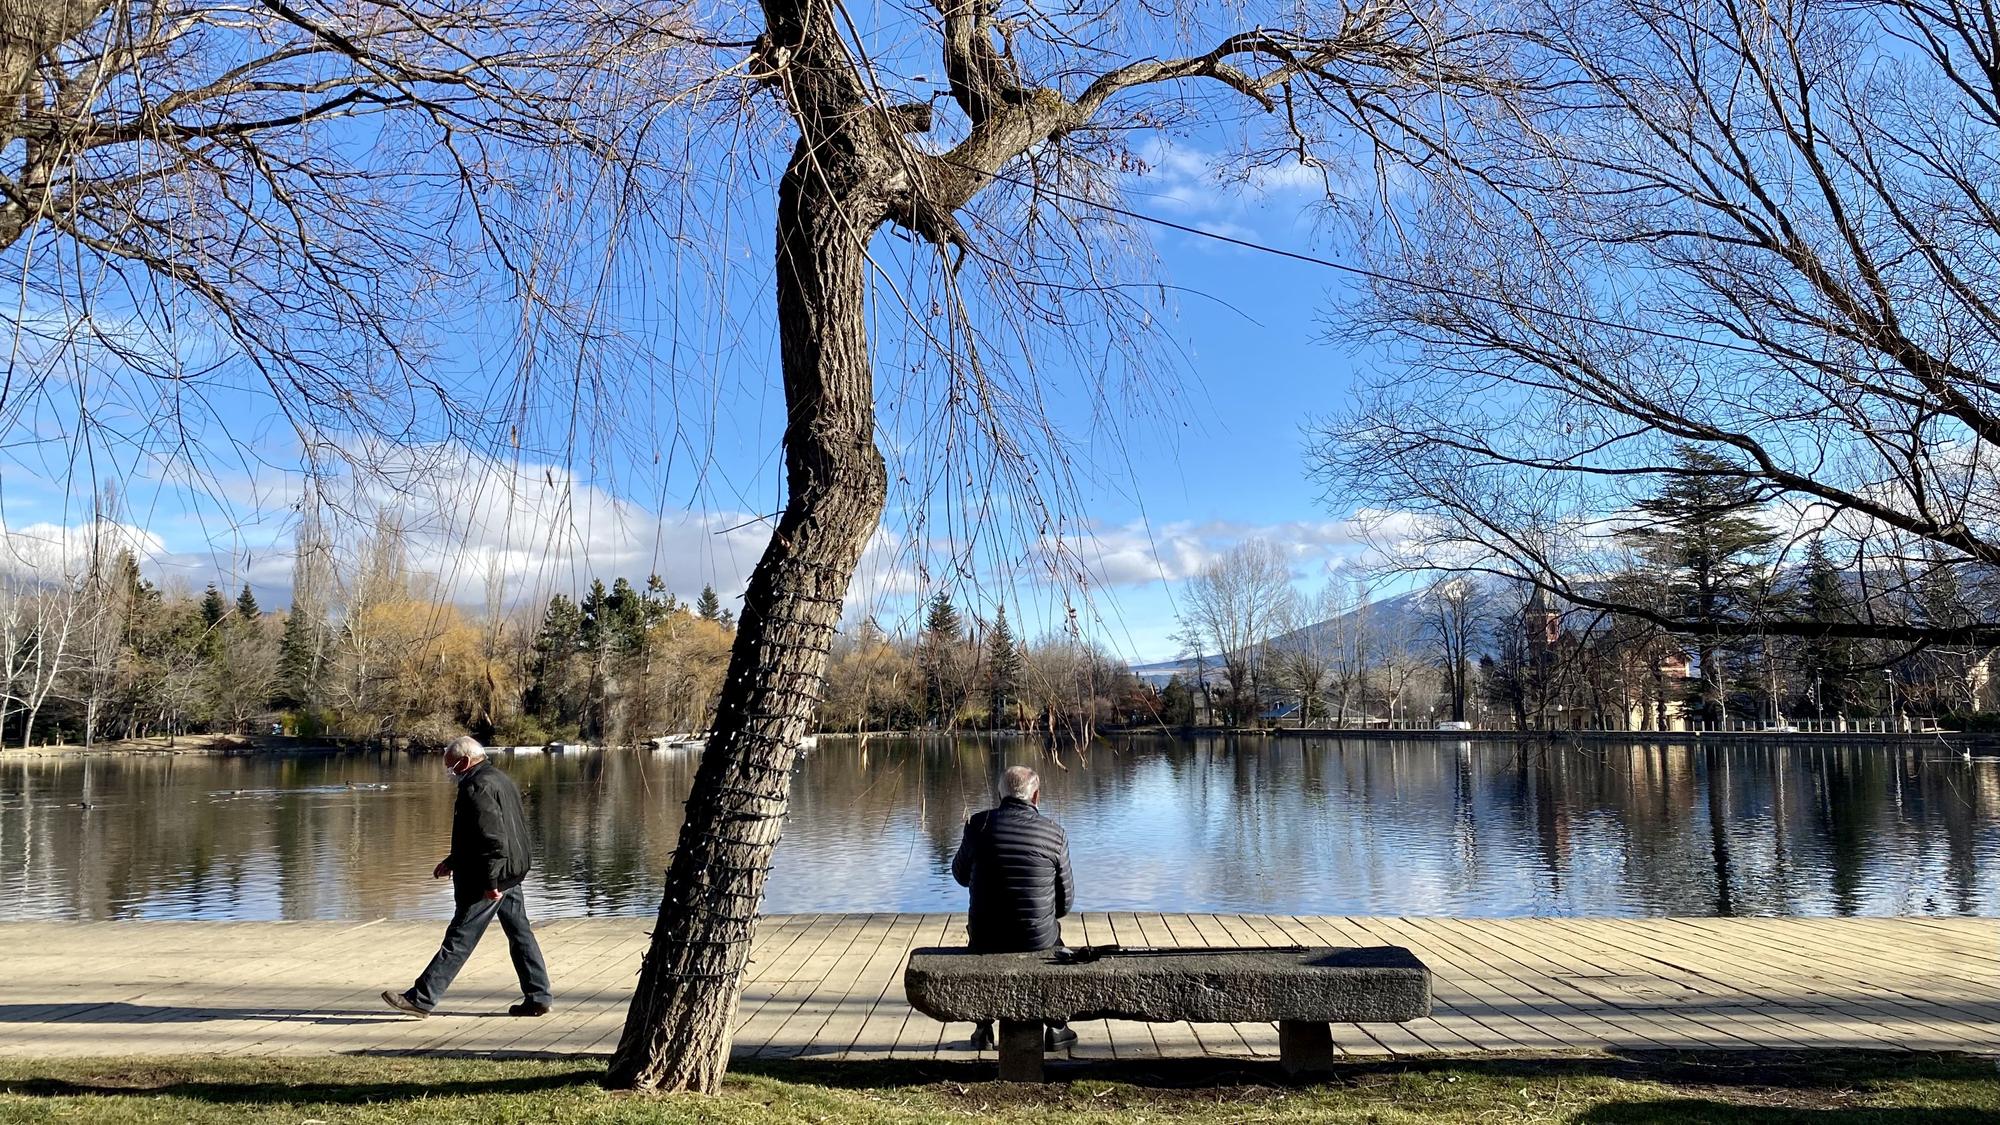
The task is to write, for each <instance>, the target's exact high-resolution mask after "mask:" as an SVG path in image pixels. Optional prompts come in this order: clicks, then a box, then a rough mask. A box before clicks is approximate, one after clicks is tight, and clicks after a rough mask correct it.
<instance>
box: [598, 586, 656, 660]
mask: <svg viewBox="0 0 2000 1125" xmlns="http://www.w3.org/2000/svg"><path fill="white" fill-rule="evenodd" d="M605 609H606V613H607V615H608V625H609V632H610V642H611V647H612V648H613V649H614V650H615V651H617V652H621V653H634V652H638V651H639V650H640V649H641V648H643V647H645V644H646V604H645V599H643V598H641V597H640V596H639V591H637V590H635V589H633V588H632V584H631V583H630V582H627V581H626V580H625V579H623V578H620V579H618V580H617V581H616V582H613V583H612V584H611V597H610V598H609V599H608V600H607V601H606V603H605Z"/></svg>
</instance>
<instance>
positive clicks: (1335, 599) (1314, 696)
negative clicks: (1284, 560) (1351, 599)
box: [1265, 580, 1349, 727]
mask: <svg viewBox="0 0 2000 1125" xmlns="http://www.w3.org/2000/svg"><path fill="white" fill-rule="evenodd" d="M1341 599H1342V591H1341V585H1340V583H1339V582H1338V580H1331V581H1328V582H1327V583H1325V584H1324V585H1322V586H1321V587H1320V588H1319V589H1318V590H1317V591H1316V592H1314V593H1313V594H1311V595H1305V594H1301V593H1299V592H1298V591H1297V590H1293V589H1289V588H1288V589H1287V590H1286V591H1285V598H1284V603H1283V605H1282V606H1281V607H1280V609H1279V613H1278V620H1277V628H1278V629H1279V630H1280V631H1281V632H1282V636H1280V637H1279V638H1278V639H1277V640H1274V641H1272V642H1271V643H1270V645H1269V646H1268V647H1267V649H1266V657H1265V660H1266V663H1267V665H1268V667H1269V668H1270V670H1271V672H1272V673H1273V675H1274V676H1275V677H1276V679H1277V681H1278V683H1279V684H1281V685H1282V686H1284V687H1285V688H1287V689H1289V690H1290V691H1293V692H1296V693H1297V694H1298V697H1299V726H1301V727H1304V726H1307V725H1310V723H1311V722H1312V720H1313V718H1314V717H1315V716H1319V717H1324V715H1325V705H1324V704H1323V702H1322V700H1323V699H1324V697H1325V695H1326V691H1327V687H1328V685H1329V683H1330V682H1331V680H1332V677H1333V669H1334V666H1335V664H1336V663H1337V662H1338V661H1339V659H1340V654H1341V650H1342V649H1343V648H1344V647H1345V645H1346V643H1347V627H1348V624H1349V623H1348V622H1347V621H1346V620H1345V619H1344V617H1343V607H1342V600H1341Z"/></svg>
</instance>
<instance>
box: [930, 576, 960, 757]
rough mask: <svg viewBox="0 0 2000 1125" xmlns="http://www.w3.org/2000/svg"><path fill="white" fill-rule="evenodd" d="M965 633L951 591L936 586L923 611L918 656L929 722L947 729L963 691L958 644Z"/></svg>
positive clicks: (955, 714) (952, 719) (953, 719)
mask: <svg viewBox="0 0 2000 1125" xmlns="http://www.w3.org/2000/svg"><path fill="white" fill-rule="evenodd" d="M964 637H965V625H964V622H963V620H962V619H961V618H960V617H959V616H958V610H957V609H956V608H954V607H953V606H952V604H951V595H950V594H948V593H946V592H945V591H943V590H939V591H938V592H937V593H936V594H934V595H932V597H931V601H930V608H929V609H928V610H927V611H926V612H925V614H924V635H923V641H922V652H921V654H920V657H919V660H920V662H921V665H922V668H923V673H924V697H925V703H926V705H927V709H928V710H929V712H930V719H931V722H932V723H933V724H935V725H937V726H942V727H944V728H945V729H947V730H949V729H950V728H951V727H952V725H953V724H954V723H955V722H956V720H957V718H958V704H959V699H960V696H961V695H962V694H963V685H962V684H961V683H960V676H959V660H958V655H959V653H958V647H959V645H960V643H961V642H962V641H963V640H964Z"/></svg>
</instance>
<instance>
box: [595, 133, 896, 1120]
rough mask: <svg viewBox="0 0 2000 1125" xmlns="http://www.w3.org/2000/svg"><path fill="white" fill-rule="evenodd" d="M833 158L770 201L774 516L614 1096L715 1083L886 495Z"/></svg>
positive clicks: (855, 271)
mask: <svg viewBox="0 0 2000 1125" xmlns="http://www.w3.org/2000/svg"><path fill="white" fill-rule="evenodd" d="M840 147H841V146H838V145H825V144H821V145H809V144H808V142H807V141H805V140H801V141H800V143H799V145H798V147H797V149H796V150H795V151H794V154H793V157H792V162H791V165H790V166H789V167H788V168H787V169H786V171H785V175H784V178H783V180H782V181H781V182H780V185H779V189H778V256H777V262H778V268H777V281H778V323H779V332H780V356H781V362H782V365H783V373H784V383H785V403H786V408H787V414H788V421H787V424H786V427H785V474H786V484H787V496H786V503H785V510H784V514H783V515H782V516H781V517H780V519H779V522H778V526H777V529H776V531H775V533H774V534H773V535H772V537H771V543H770V546H769V547H768V548H766V549H765V552H764V555H763V557H762V558H761V559H760V560H759V561H758V563H757V568H756V570H755V571H754V572H752V574H751V577H750V585H749V589H748V590H747V591H746V592H745V593H744V597H743V616H742V618H741V621H740V623H739V624H738V627H737V633H736V643H735V646H734V648H733V649H732V651H731V653H730V661H729V678H728V680H727V681H726V682H725V683H724V685H723V689H722V696H721V698H720V700H719V701H718V703H717V707H716V716H715V728H714V733H713V734H712V735H711V736H710V738H709V742H708V748H707V750H706V751H705V752H704V753H703V755H702V760H701V766H700V768H699V770H698V771H697V772H696V775H695V782H694V789H693V791H692V793H690V795H689V797H688V803H687V819H686V821H685V823H684V825H683V827H682V829H681V836H680V844H679V847H678V848H677V849H676V850H675V852H674V858H673V864H672V866H671V867H670V868H669V869H668V872H667V886H666V892H665V895H664V897H663V900H662V902H661V904H660V916H659V921H658V924H657V925H656V926H655V928H654V930H653V941H652V946H651V948H650V949H649V950H648V951H647V954H646V959H645V963H644V966H643V967H642V969H641V970H640V976H639V988H638V993H637V995H636V996H635V997H634V998H633V1001H632V1008H631V1010H630V1012H629V1013H628V1014H627V1017H626V1022H625V1031H624V1034H623V1036H622V1037H621V1039H620V1041H619V1044H618V1052H617V1054H616V1056H615V1057H614V1058H613V1060H612V1064H611V1074H610V1080H611V1082H612V1084H613V1085H616V1086H621V1087H630V1088H637V1089H645V1090H685V1089H692V1090H701V1091H713V1090H714V1089H715V1088H716V1087H717V1086H718V1085H719V1083H720V1082H721V1080H722V1076H723V1073H724V1070H725V1069H726V1067H727V1065H728V1061H729V1047H730V1025H731V1022H732V1019H733V1016H734V1014H735V1008H736V1003H737V985H738V983H739V979H740V977H741V976H742V974H743V971H744V968H745V966H746V965H747V964H748V961H749V956H750V941H751V938H752V935H753V933H754V930H755V920H756V910H757V905H758V903H759V902H760V901H761V899H762V897H763V893H764V880H765V876H766V873H767V872H768V871H769V870H770V864H771V856H772V852H773V851H774V849H775V848H776V847H777V844H778V839H779V835H780V833H781V832H782V830H783V826H784V817H785V809H786V805H787V803H788V801H789V799H790V790H791V774H792V767H793V762H794V760H795V759H796V757H797V755H798V745H799V740H800V739H801V738H802V737H803V736H804V735H805V734H806V733H807V731H808V730H809V729H810V726H811V723H812V721H813V717H814V714H815V712H816V711H817V708H818V705H819V694H820V686H821V683H822V680H823V678H824V674H825V670H826V659H827V649H828V647H829V645H830V644H831V643H832V640H833V633H834V627H835V625H836V624H837V623H838V621H839V619H840V611H841V605H842V601H843V599H844V598H845V597H846V594H847V585H848V581H849V580H850V579H851V578H852V577H853V574H854V568H855V566H856V564H857V563H858V562H859V561H860V557H861V551H862V549H863V547H865V546H866V545H867V542H868V538H869V536H870V535H871V534H872V533H873V532H874V530H875V528H876V526H877V523H878V521H879V520H880V518H881V514H882V508H883V504H884V502H885V499H886V497H887V493H888V473H887V469H886V466H885V465H884V462H883V460H882V455H881V453H880V452H879V451H878V450H877V449H876V447H875V436H874V435H875V406H874V385H873V373H872V370H871V367H870V363H869V357H868V341H867V322H866V319H865V282H866V273H865V271H866V265H867V263H866V251H867V239H868V235H869V232H870V231H872V230H873V229H874V227H875V226H876V225H878V223H879V221H880V220H879V218H878V217H877V215H876V214H873V213H871V211H872V210H873V209H872V208H871V207H870V206H869V204H868V202H867V199H866V193H865V192H863V191H858V190H854V191H849V190H843V189H844V188H847V187H849V186H851V185H856V184H859V183H865V179H864V178H862V177H860V176H859V175H855V176H848V175H843V174H842V169H843V166H844V165H846V166H852V165H854V164H856V163H858V157H857V155H856V154H855V153H854V152H853V151H852V150H850V151H848V152H846V153H842V152H840V151H838V149H839V148H840ZM849 170H851V171H854V172H857V173H858V172H859V171H860V169H858V168H850V169H849Z"/></svg>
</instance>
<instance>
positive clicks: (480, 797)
mask: <svg viewBox="0 0 2000 1125" xmlns="http://www.w3.org/2000/svg"><path fill="white" fill-rule="evenodd" d="M450 863H451V886H452V891H453V892H454V893H455V894H456V895H457V896H458V898H459V900H460V901H462V902H469V901H471V900H472V899H476V898H478V897H479V896H481V895H483V894H485V893H486V892H487V891H490V890H502V891H504V890H506V889H508V888H509V887H513V886H516V885H518V884H519V883H520V882H521V880H522V879H524V878H526V877H527V875H528V815H527V813H526V812H524V811H523V810H522V808H521V791H520V790H519V789H516V788H515V787H514V779H513V778H511V777H508V776H507V775H506V774H504V773H502V772H500V770H498V769H496V768H495V767H494V765H493V763H492V762H481V763H479V764H478V765H476V766H474V767H472V772H471V773H468V774H466V775H465V776H464V777H462V778H459V779H458V804H457V805H455V806H454V807H453V808H452V811H451V858H450Z"/></svg>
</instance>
